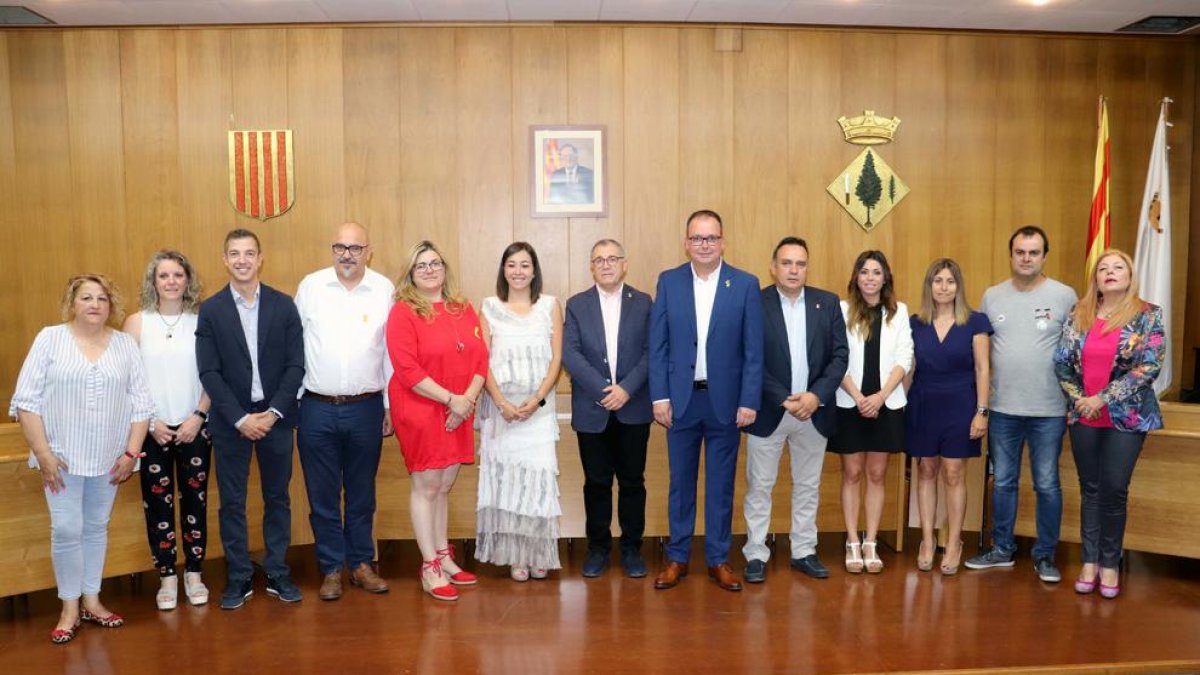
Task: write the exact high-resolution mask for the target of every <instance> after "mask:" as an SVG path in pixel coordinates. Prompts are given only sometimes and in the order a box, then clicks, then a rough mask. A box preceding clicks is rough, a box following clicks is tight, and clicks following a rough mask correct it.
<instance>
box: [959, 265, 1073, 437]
mask: <svg viewBox="0 0 1200 675" xmlns="http://www.w3.org/2000/svg"><path fill="white" fill-rule="evenodd" d="M1075 302H1076V297H1075V291H1074V290H1073V289H1072V288H1071V287H1070V286H1067V285H1065V284H1062V283H1059V282H1057V281H1055V280H1054V279H1050V278H1049V277H1047V278H1046V280H1045V281H1043V282H1042V283H1040V284H1038V286H1037V287H1036V288H1034V289H1033V290H1031V291H1024V292H1022V291H1018V290H1017V289H1016V287H1015V286H1013V283H1012V280H1011V279H1010V280H1007V281H1004V282H1001V283H999V284H996V285H995V286H992V287H991V288H989V289H987V291H986V292H985V293H984V294H983V304H982V305H981V306H980V308H979V310H980V311H981V312H983V313H984V314H987V316H988V319H990V320H991V322H992V329H993V330H995V333H994V334H993V335H992V364H991V370H992V392H991V399H990V400H991V402H990V404H989V407H990V408H991V409H992V410H995V411H997V412H1002V413H1005V414H1007V415H1022V416H1026V417H1057V416H1058V415H1062V414H1064V413H1066V410H1067V404H1066V399H1065V398H1063V393H1062V389H1060V388H1059V386H1058V378H1056V377H1055V376H1054V350H1055V348H1056V347H1057V346H1058V338H1059V335H1061V334H1062V327H1063V322H1064V321H1065V320H1066V319H1067V316H1068V315H1069V314H1070V312H1071V308H1072V307H1074V306H1075Z"/></svg>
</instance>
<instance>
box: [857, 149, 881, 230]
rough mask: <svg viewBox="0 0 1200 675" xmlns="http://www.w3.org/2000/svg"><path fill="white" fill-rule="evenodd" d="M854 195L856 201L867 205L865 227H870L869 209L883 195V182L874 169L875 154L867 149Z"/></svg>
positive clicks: (873, 206)
mask: <svg viewBox="0 0 1200 675" xmlns="http://www.w3.org/2000/svg"><path fill="white" fill-rule="evenodd" d="M854 195H855V196H856V197H858V201H860V202H862V205H863V206H865V207H867V222H866V224H865V226H866V228H867V229H870V228H871V225H872V223H871V209H873V208H875V205H876V204H878V203H879V198H880V197H882V196H883V182H882V181H881V180H879V174H878V173H877V172H876V171H875V156H874V155H873V154H871V151H870V150H868V151H867V158H866V159H865V160H863V168H862V173H860V174H858V184H857V185H855V186H854Z"/></svg>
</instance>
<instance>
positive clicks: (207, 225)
mask: <svg viewBox="0 0 1200 675" xmlns="http://www.w3.org/2000/svg"><path fill="white" fill-rule="evenodd" d="M232 42H233V40H232V35H231V34H230V31H227V30H189V31H182V32H180V34H179V36H178V39H177V41H176V47H175V56H176V78H175V84H176V88H177V90H176V91H177V93H176V99H177V104H176V109H177V111H178V115H179V125H178V127H179V132H178V143H179V151H178V152H179V185H180V189H179V209H178V214H179V223H178V227H177V228H175V231H174V232H173V233H172V235H171V236H170V237H168V238H166V239H165V240H162V241H157V242H153V241H146V242H144V243H143V244H142V246H143V250H140V251H138V254H139V256H140V259H143V260H144V259H148V258H149V256H150V254H151V253H152V252H153V250H154V249H156V248H159V247H170V248H177V249H179V250H180V251H182V252H183V253H184V254H186V255H187V256H188V257H189V258H190V259H191V261H192V264H193V266H195V267H196V269H197V271H198V274H199V276H200V280H201V282H202V283H203V284H204V287H205V291H206V293H212V292H213V291H216V290H217V289H218V288H220V287H221V286H222V285H224V283H225V280H226V273H225V268H224V266H223V265H222V264H221V243H222V241H223V239H224V236H225V232H227V231H228V230H229V229H230V228H231V226H232V225H233V223H235V222H237V221H236V220H235V218H238V216H236V215H235V214H234V212H233V209H232V207H231V203H230V198H229V151H228V142H227V140H226V139H227V132H228V131H229V130H230V129H232V128H243V127H237V126H235V124H236V122H235V119H234V115H233V113H232V111H233V86H234V85H233V64H232V61H231V59H232V51H233V50H232ZM239 72H240V69H239ZM242 222H243V223H246V222H250V223H252V222H254V221H250V220H249V219H242Z"/></svg>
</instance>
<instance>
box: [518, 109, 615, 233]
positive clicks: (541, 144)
mask: <svg viewBox="0 0 1200 675" xmlns="http://www.w3.org/2000/svg"><path fill="white" fill-rule="evenodd" d="M529 136H530V147H531V149H532V151H533V161H532V162H531V163H530V166H531V168H532V172H531V173H532V175H531V176H530V186H529V187H530V200H529V201H530V204H531V205H532V207H531V208H532V211H533V213H532V215H533V217H535V218H603V217H605V216H606V215H608V175H607V174H608V172H607V170H606V169H607V167H606V166H605V165H606V163H607V160H608V157H607V154H606V152H605V146H604V141H605V127H604V126H598V125H535V126H532V127H530V128H529Z"/></svg>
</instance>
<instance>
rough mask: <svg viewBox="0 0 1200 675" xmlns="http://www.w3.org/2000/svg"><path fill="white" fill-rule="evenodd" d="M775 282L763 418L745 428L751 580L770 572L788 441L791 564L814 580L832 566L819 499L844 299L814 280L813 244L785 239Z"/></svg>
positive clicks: (775, 258) (766, 299) (767, 316)
mask: <svg viewBox="0 0 1200 675" xmlns="http://www.w3.org/2000/svg"><path fill="white" fill-rule="evenodd" d="M771 276H772V278H774V279H775V283H774V284H771V285H770V286H767V287H766V288H764V289H762V308H763V333H764V347H763V359H764V365H763V387H762V408H760V409H759V413H758V419H756V420H755V421H754V424H751V425H750V426H748V427H746V433H747V434H748V437H747V440H746V502H745V509H744V513H745V516H746V545H745V547H743V548H742V553H743V554H745V556H746V581H748V582H750V583H761V582H763V581H765V580H766V578H767V560H769V559H770V555H771V551H770V549H768V548H767V546H766V539H767V530H768V529H769V527H770V524H771V489H772V488H774V487H775V479H776V476H777V475H778V474H779V458H780V456H781V455H782V454H783V444H784V443H785V442H786V443H787V444H788V447H789V449H790V450H791V454H792V460H791V468H792V508H791V514H792V517H791V521H792V527H791V554H792V555H791V564H792V567H794V568H795V569H798V570H800V571H801V572H803V573H805V574H807V575H808V576H810V577H813V578H814V579H824V578H827V577H828V576H829V571H828V570H826V569H825V566H824V565H822V564H821V561H820V559H818V558H817V497H818V494H819V490H820V485H821V466H822V464H824V461H825V441H826V439H827V438H829V437H830V436H832V435H833V432H834V428H835V425H836V424H837V417H836V413H835V408H836V407H837V406H836V405H835V401H834V396H835V395H836V394H837V390H838V386H840V385H841V383H842V377H843V376H844V375H845V374H846V361H847V359H848V358H849V355H850V349H849V347H848V346H847V344H846V322H845V320H844V319H842V310H841V307H840V305H839V304H838V297H837V296H836V295H834V294H833V293H830V292H829V291H823V290H821V289H819V288H814V287H812V286H808V285H807V282H808V244H807V243H805V241H804V240H803V239H799V238H797V237H785V238H784V239H783V240H782V241H780V242H779V244H778V245H777V246H776V247H775V251H774V253H772V254H771Z"/></svg>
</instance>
